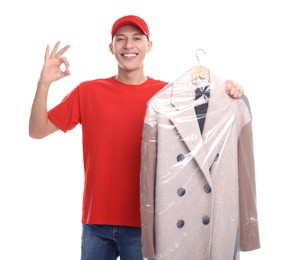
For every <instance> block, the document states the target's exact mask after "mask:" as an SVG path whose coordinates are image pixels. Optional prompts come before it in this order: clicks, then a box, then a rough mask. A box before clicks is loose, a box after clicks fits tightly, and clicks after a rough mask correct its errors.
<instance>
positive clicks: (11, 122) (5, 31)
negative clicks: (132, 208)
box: [0, 0, 287, 260]
mask: <svg viewBox="0 0 287 260" xmlns="http://www.w3.org/2000/svg"><path fill="white" fill-rule="evenodd" d="M284 6H285V4H284V1H283V0H282V1H279V0H273V1H271V0H270V1H267V0H262V1H252V0H240V1H232V0H201V1H184V0H177V1H154V0H145V1H140V0H133V1H128V0H121V1H118V0H110V1H92V0H90V1H88V0H81V1H75V0H57V1H56V0H50V1H44V0H38V1H34V0H33V1H32V0H26V1H21V0H14V1H13V0H11V1H6V3H5V1H2V2H1V3H0V26H1V40H0V47H1V48H0V50H1V56H0V68H1V72H0V73H1V81H0V82H1V93H0V113H1V130H0V131H1V135H0V151H1V155H0V156H1V163H0V210H1V213H0V240H1V241H0V259H1V260H2V259H3V260H16V259H17V260H18V259H21V260H22V259H24V260H26V259H29V260H39V259H41V260H51V259H52V260H78V259H79V258H80V236H81V224H80V221H81V202H82V191H83V166H82V152H81V128H80V126H78V127H76V128H75V129H74V130H73V131H70V132H69V133H67V134H63V133H62V132H60V131H59V132H57V133H56V134H54V135H52V136H49V137H47V138H46V139H43V140H33V139H31V138H29V136H28V120H29V113H30V107H31V104H32V100H33V97H34V93H35V89H36V84H37V80H38V77H39V73H40V70H41V68H42V64H43V59H44V52H45V48H46V45H47V44H50V45H54V44H55V42H56V41H57V40H60V41H61V42H62V46H64V45H66V44H70V45H71V48H70V49H69V50H68V52H67V55H66V56H67V58H68V59H69V61H70V67H71V73H72V74H71V76H69V77H67V78H65V79H63V80H61V81H59V82H57V83H56V84H54V85H53V86H52V88H51V91H50V96H49V107H52V106H53V105H55V104H57V103H58V102H60V101H61V100H62V98H63V97H64V95H66V94H67V93H68V92H69V91H70V90H72V89H73V88H74V87H75V86H76V85H77V84H78V83H80V82H81V81H83V80H87V79H94V78H98V77H108V76H111V75H114V74H116V62H115V60H114V57H113V56H112V55H111V54H110V52H109V49H108V44H109V43H110V40H111V39H110V38H111V37H110V29H111V26H112V23H113V22H114V20H115V19H117V18H118V17H120V16H122V15H126V14H136V15H140V16H142V17H143V18H144V19H145V20H146V21H147V23H148V24H149V27H150V31H151V40H152V41H153V44H154V47H153V50H152V52H151V53H150V54H149V55H148V57H147V60H146V68H145V69H146V74H147V75H149V76H150V77H154V78H158V79H162V80H165V81H173V80H175V79H176V78H177V77H178V76H180V75H181V74H182V73H183V72H185V70H187V69H189V68H190V67H191V66H193V65H195V64H196V63H197V60H196V57H195V52H196V50H197V49H198V48H202V49H204V51H205V52H206V55H200V58H201V61H202V63H203V64H205V65H207V66H208V67H209V68H210V69H211V70H212V71H213V72H215V73H217V75H219V76H220V77H222V78H226V79H234V80H236V81H237V82H239V83H240V84H242V85H243V86H244V88H245V94H246V95H247V96H248V97H249V101H250V104H251V108H252V113H253V122H254V123H253V131H254V145H255V159H256V176H257V193H258V211H259V223H260V233H261V244H262V248H261V249H260V250H256V251H253V252H248V253H242V254H241V259H242V260H249V259H254V260H262V259H263V260H265V259H266V260H267V259H268V260H269V259H284V257H285V250H286V249H285V246H286V232H287V224H286V219H287V214H286V202H285V199H284V197H286V193H285V195H284V192H285V190H286V181H287V177H286V174H287V171H286V167H285V159H284V158H285V152H284V149H286V145H287V143H286V133H287V129H286V115H285V112H286V111H287V110H286V107H285V102H286V101H284V98H285V95H286V78H285V77H286V69H285V62H286V58H287V51H286V46H287V40H286V24H287V17H286V11H285V10H286V8H285V7H284ZM281 99H282V100H281ZM284 118H285V119H284ZM279 149H280V151H279ZM111 160H112V159H111ZM111 163H112V161H111Z"/></svg>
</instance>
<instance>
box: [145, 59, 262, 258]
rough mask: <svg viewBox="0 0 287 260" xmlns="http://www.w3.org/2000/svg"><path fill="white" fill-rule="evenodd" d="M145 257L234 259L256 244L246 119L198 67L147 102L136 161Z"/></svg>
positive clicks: (242, 108) (245, 111)
mask: <svg viewBox="0 0 287 260" xmlns="http://www.w3.org/2000/svg"><path fill="white" fill-rule="evenodd" d="M140 198H141V216H142V241H143V253H144V257H147V258H154V259H161V260H163V259H165V260H187V259H192V260H210V259H212V260H223V259H233V260H235V259H239V253H240V251H250V250H254V249H258V248H260V242H259V230H258V217H257V206H256V182H255V167H254V155H253V138H252V117H251V113H250V110H249V105H248V100H247V98H246V97H244V98H242V99H233V98H231V97H229V96H228V95H227V94H226V93H225V81H222V80H221V79H219V78H218V77H216V75H214V74H213V73H212V72H211V71H209V70H208V69H207V68H205V67H203V66H201V65H198V66H195V67H193V68H191V69H189V70H187V71H186V72H185V73H184V74H183V75H182V76H181V77H179V78H178V79H177V80H176V81H174V82H173V83H170V84H168V85H167V86H166V87H165V88H163V89H162V90H161V91H160V92H158V93H157V94H156V95H155V96H154V97H153V98H152V99H151V100H150V101H149V103H148V104H147V111H146V115H145V121H144V130H143V141H142V161H141V197H140Z"/></svg>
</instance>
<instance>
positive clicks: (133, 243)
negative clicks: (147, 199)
mask: <svg viewBox="0 0 287 260" xmlns="http://www.w3.org/2000/svg"><path fill="white" fill-rule="evenodd" d="M117 257H120V260H143V259H144V258H143V255H142V243H141V229H140V228H137V227H126V226H108V225H90V224H83V231H82V255H81V260H116V259H117Z"/></svg>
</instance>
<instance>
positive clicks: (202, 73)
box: [191, 49, 210, 80]
mask: <svg viewBox="0 0 287 260" xmlns="http://www.w3.org/2000/svg"><path fill="white" fill-rule="evenodd" d="M198 51H202V52H203V53H204V54H205V51H204V50H203V49H197V51H196V54H195V55H196V58H197V60H198V65H196V66H194V67H192V69H191V78H192V80H195V79H196V80H209V79H210V72H209V69H208V68H206V67H205V66H203V65H201V64H200V62H199V58H198Z"/></svg>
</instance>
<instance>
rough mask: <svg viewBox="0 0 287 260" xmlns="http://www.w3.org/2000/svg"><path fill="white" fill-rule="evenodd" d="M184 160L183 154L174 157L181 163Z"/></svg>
mask: <svg viewBox="0 0 287 260" xmlns="http://www.w3.org/2000/svg"><path fill="white" fill-rule="evenodd" d="M184 158H185V156H184V155H183V154H179V155H178V156H177V157H176V159H177V161H178V162H180V161H183V160H184Z"/></svg>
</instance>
